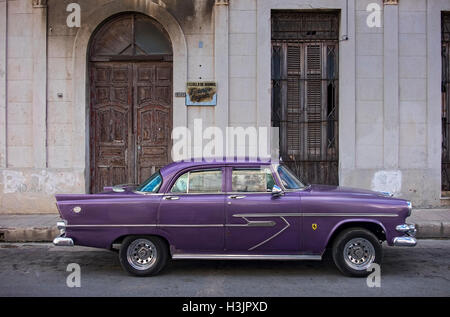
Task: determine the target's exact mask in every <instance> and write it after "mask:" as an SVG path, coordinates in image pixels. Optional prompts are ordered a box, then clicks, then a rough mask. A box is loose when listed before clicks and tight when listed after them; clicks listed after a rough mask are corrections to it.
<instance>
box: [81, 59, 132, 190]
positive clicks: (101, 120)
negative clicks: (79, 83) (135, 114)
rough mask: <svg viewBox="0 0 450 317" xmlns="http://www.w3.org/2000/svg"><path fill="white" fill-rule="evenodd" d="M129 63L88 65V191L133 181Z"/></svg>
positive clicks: (130, 76) (130, 70)
mask: <svg viewBox="0 0 450 317" xmlns="http://www.w3.org/2000/svg"><path fill="white" fill-rule="evenodd" d="M132 70H133V69H132V65H131V64H129V63H93V64H91V72H90V74H91V110H90V143H91V148H90V155H91V169H90V171H91V191H92V192H99V191H101V190H102V188H103V187H104V186H108V185H111V184H123V183H129V182H132V181H133V178H134V175H133V173H132V172H131V171H130V170H129V168H128V165H129V162H130V160H131V155H132V153H133V142H132V139H131V138H132V133H131V127H132V117H131V113H132V112H131V106H132V90H131V87H132V80H133V77H132Z"/></svg>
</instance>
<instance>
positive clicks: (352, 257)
mask: <svg viewBox="0 0 450 317" xmlns="http://www.w3.org/2000/svg"><path fill="white" fill-rule="evenodd" d="M332 253H333V260H334V263H335V264H336V266H337V267H338V269H339V270H340V271H341V272H342V273H344V274H345V275H348V276H356V277H364V276H367V275H369V274H370V273H371V272H372V268H371V266H372V264H373V263H377V264H380V263H381V258H382V247H381V243H380V241H379V239H378V238H377V237H376V236H375V235H374V234H373V233H372V232H370V231H369V230H367V229H364V228H350V229H347V230H344V231H342V232H341V233H340V234H339V235H338V236H337V237H336V239H335V241H334V243H333V249H332ZM368 269H370V270H368Z"/></svg>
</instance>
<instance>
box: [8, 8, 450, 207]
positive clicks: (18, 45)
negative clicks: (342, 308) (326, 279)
mask: <svg viewBox="0 0 450 317" xmlns="http://www.w3.org/2000/svg"><path fill="white" fill-rule="evenodd" d="M38 2H39V1H38ZM40 2H41V3H45V2H47V6H46V7H45V6H39V5H35V6H33V1H32V0H10V1H8V2H6V1H5V0H0V174H1V175H0V213H32V212H55V211H56V210H55V208H54V199H53V195H54V194H55V193H58V192H74V193H79V192H85V191H86V190H87V188H88V180H89V160H88V157H89V155H88V154H89V144H88V141H87V140H88V138H87V136H88V134H87V133H88V131H87V128H86V127H87V126H88V125H87V122H88V121H87V120H88V118H87V112H86V109H87V107H88V104H87V98H88V96H86V87H87V86H88V79H87V78H86V56H85V54H86V52H87V49H88V40H89V37H90V34H92V32H93V31H94V30H95V27H96V26H97V25H98V24H99V23H101V19H103V16H102V15H105V17H104V18H106V17H107V15H108V14H109V13H110V12H111V14H112V13H114V12H115V13H117V12H120V10H124V11H126V10H134V9H135V10H136V11H140V12H153V13H155V14H156V15H159V16H166V17H170V19H171V20H170V21H173V23H172V22H171V23H172V24H173V25H171V26H170V28H171V30H169V31H170V32H172V34H177V35H176V38H173V39H172V41H175V42H176V43H177V44H176V45H178V47H183V45H184V46H185V48H184V50H183V49H181V50H178V51H174V65H175V64H176V65H178V66H176V67H178V68H176V73H174V86H175V88H174V92H176V91H180V90H183V87H184V85H185V82H186V81H188V80H192V81H194V80H215V81H216V82H217V86H218V105H217V106H216V107H185V106H184V100H183V99H182V98H176V97H174V109H175V110H174V126H179V125H185V126H188V127H190V128H192V127H193V122H194V119H196V118H201V119H203V123H204V125H217V126H220V127H225V126H244V127H246V126H255V125H256V126H264V125H270V111H271V106H270V100H271V99H270V98H271V91H270V87H271V86H270V85H271V84H270V71H271V70H270V54H271V50H270V11H271V10H272V9H301V10H308V9H338V10H341V23H340V24H341V30H340V35H341V36H344V35H347V36H348V40H342V41H340V44H339V52H340V57H339V63H340V78H339V80H340V91H339V98H340V99H339V107H340V113H339V117H340V122H339V124H340V128H339V136H340V140H339V142H340V145H339V146H340V159H339V160H340V162H339V174H340V184H341V185H348V186H354V187H364V188H371V189H375V190H386V191H393V192H395V194H396V195H398V196H402V197H405V198H409V199H412V200H413V203H414V204H416V205H421V206H435V205H439V204H440V182H441V181H440V177H441V176H440V150H441V149H440V137H441V130H440V129H441V128H440V111H441V104H440V102H441V100H440V78H441V77H440V76H441V74H440V72H441V70H440V21H439V20H440V12H441V11H442V10H450V4H449V2H448V1H445V0H435V1H426V0H400V1H399V5H386V6H384V5H383V1H382V0H348V22H347V11H346V10H347V1H346V0H314V1H313V0H258V1H256V0H230V1H229V4H227V1H217V3H216V2H215V1H214V0H183V1H177V0H164V1H158V0H145V1H144V0H123V1H119V0H114V1H110V0H97V1H92V0H79V1H76V2H77V3H79V4H80V6H81V24H82V25H81V28H69V27H67V25H66V18H67V15H68V12H66V7H67V5H68V4H69V3H71V2H72V1H68V0H64V1H61V0H48V1H40ZM369 3H377V4H379V5H380V6H381V8H382V9H383V15H382V25H381V27H380V28H369V27H368V26H367V24H366V18H367V15H368V12H367V11H366V8H367V5H368V4H369ZM99 12H100V14H98V13H99ZM172 19H173V20H172ZM161 22H165V23H168V22H167V21H161ZM346 24H348V30H347V29H346ZM170 32H169V33H170Z"/></svg>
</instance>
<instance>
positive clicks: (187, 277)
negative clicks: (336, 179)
mask: <svg viewBox="0 0 450 317" xmlns="http://www.w3.org/2000/svg"><path fill="white" fill-rule="evenodd" d="M383 249H384V262H383V264H382V266H381V287H379V288H377V287H373V288H369V287H368V286H367V283H366V279H365V278H350V277H345V276H343V275H341V273H340V272H339V271H338V270H337V269H336V267H335V266H334V264H333V262H332V260H331V259H330V256H326V257H325V259H324V260H323V261H321V262H316V261H305V262H295V261H292V262H291V261H197V260H196V261H194V260H183V261H171V262H169V264H168V266H167V267H166V269H165V270H163V271H162V273H161V274H160V275H158V276H154V277H144V278H142V277H134V276H130V275H128V274H126V273H125V272H124V271H123V270H122V268H121V267H120V264H119V260H118V256H117V253H115V252H112V251H105V250H98V249H92V248H84V247H56V246H53V245H51V244H49V243H1V244H0V286H1V287H0V296H450V240H419V242H418V245H417V246H416V247H415V248H399V247H387V246H385V245H384V247H383ZM70 263H77V264H79V265H80V268H81V287H79V288H77V287H74V288H69V287H68V286H67V285H66V279H67V277H68V276H69V274H70V273H71V272H67V271H66V269H67V265H68V264H70Z"/></svg>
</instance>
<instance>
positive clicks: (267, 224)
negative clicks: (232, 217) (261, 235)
mask: <svg viewBox="0 0 450 317" xmlns="http://www.w3.org/2000/svg"><path fill="white" fill-rule="evenodd" d="M242 219H244V220H245V221H246V222H247V223H236V224H235V223H229V224H225V227H273V226H275V225H276V223H275V221H271V220H269V221H260V220H248V219H247V218H245V217H242Z"/></svg>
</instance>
